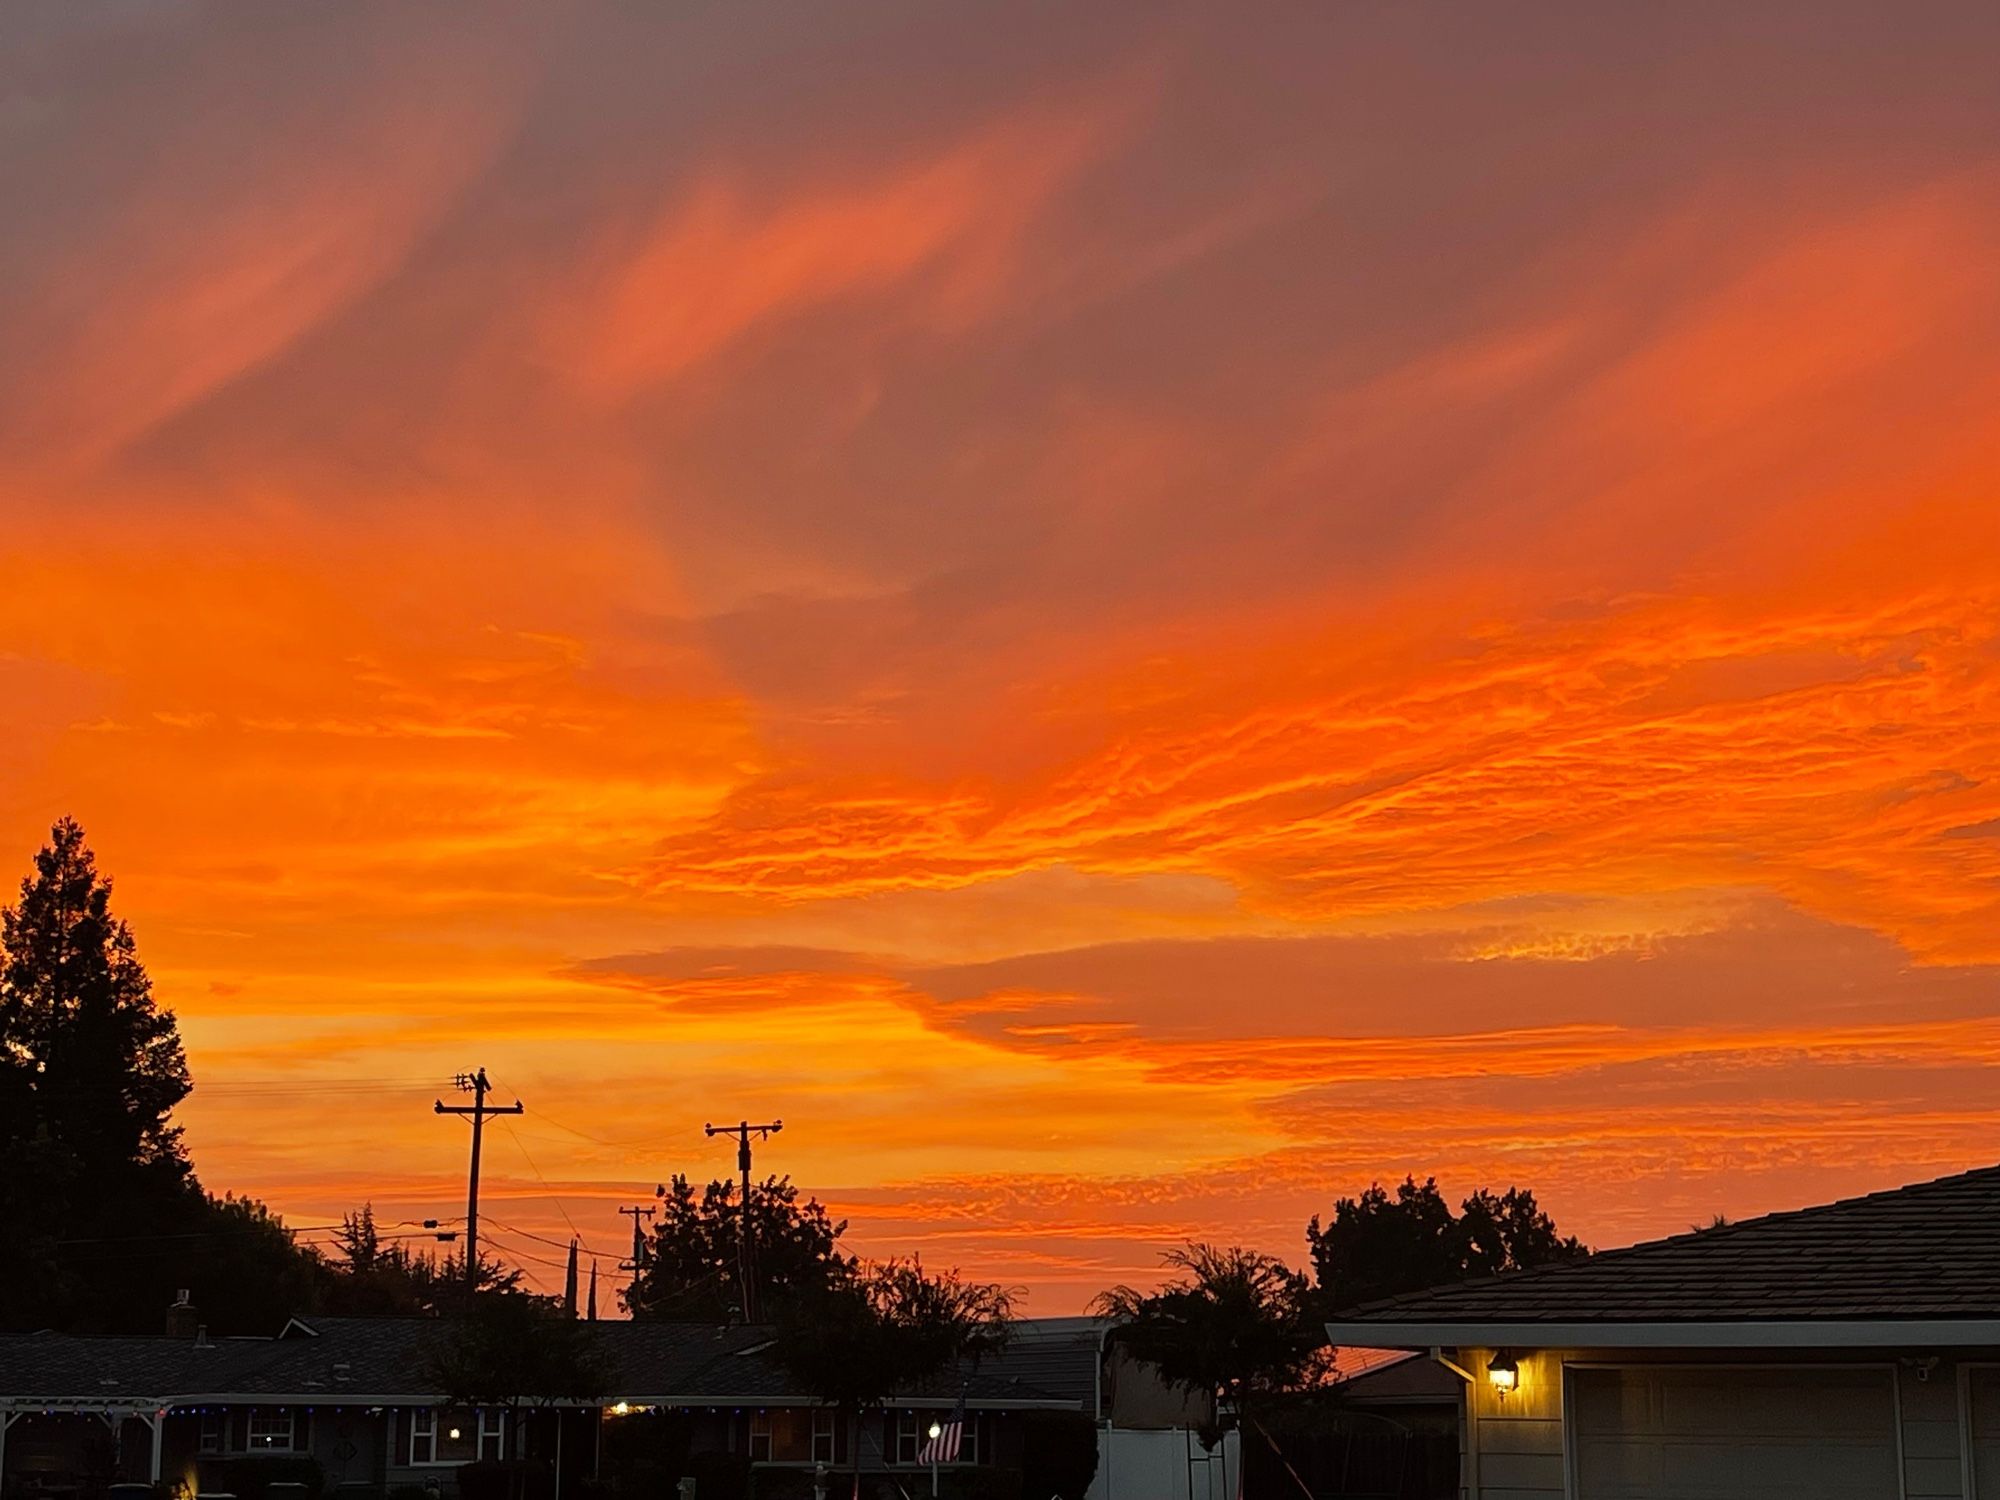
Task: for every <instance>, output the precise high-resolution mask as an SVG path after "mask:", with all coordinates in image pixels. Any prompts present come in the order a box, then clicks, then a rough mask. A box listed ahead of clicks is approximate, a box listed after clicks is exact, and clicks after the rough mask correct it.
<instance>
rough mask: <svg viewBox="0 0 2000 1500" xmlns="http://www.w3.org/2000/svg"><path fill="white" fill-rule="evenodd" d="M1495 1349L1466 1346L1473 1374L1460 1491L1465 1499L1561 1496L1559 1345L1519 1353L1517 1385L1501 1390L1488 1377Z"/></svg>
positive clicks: (1551, 1499)
mask: <svg viewBox="0 0 2000 1500" xmlns="http://www.w3.org/2000/svg"><path fill="white" fill-rule="evenodd" d="M1493 1354H1494V1351H1493V1350H1490V1349H1474V1350H1466V1351H1462V1354H1461V1359H1460V1363H1462V1364H1463V1365H1464V1366H1465V1368H1466V1370H1467V1371H1469V1372H1470V1373H1471V1374H1472V1375H1473V1376H1474V1377H1475V1378H1474V1379H1473V1380H1472V1381H1470V1382H1469V1383H1467V1385H1466V1388H1465V1407H1466V1422H1465V1428H1466V1445H1467V1448H1468V1449H1469V1450H1470V1451H1468V1452H1467V1453H1466V1454H1465V1456H1464V1457H1465V1461H1464V1462H1463V1463H1461V1464H1460V1466H1459V1472H1460V1474H1461V1476H1462V1479H1461V1483H1460V1491H1461V1493H1462V1494H1464V1495H1465V1496H1466V1497H1467V1500H1562V1497H1563V1494H1564V1488H1565V1483H1564V1476H1563V1469H1564V1460H1563V1426H1562V1418H1563V1382H1562V1370H1563V1363H1564V1361H1565V1359H1566V1358H1567V1357H1568V1355H1567V1354H1566V1353H1565V1352H1564V1351H1560V1350H1537V1351H1535V1352H1532V1353H1525V1352H1524V1353H1517V1354H1516V1356H1515V1357H1516V1359H1517V1360H1518V1361H1519V1364H1520V1367H1521V1382H1520V1386H1519V1388H1518V1389H1516V1390H1513V1391H1510V1392H1508V1393H1507V1394H1506V1395H1504V1396H1503V1395H1501V1394H1500V1393H1499V1392H1498V1391H1496V1390H1494V1389H1493V1383H1492V1381H1490V1380H1488V1379H1487V1378H1486V1370H1487V1366H1488V1365H1489V1364H1490V1363H1491V1361H1492V1359H1493Z"/></svg>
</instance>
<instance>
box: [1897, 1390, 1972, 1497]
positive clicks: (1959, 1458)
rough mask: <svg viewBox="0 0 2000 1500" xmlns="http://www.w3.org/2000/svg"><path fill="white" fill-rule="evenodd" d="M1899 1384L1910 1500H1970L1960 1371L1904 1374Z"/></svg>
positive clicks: (1906, 1489) (1906, 1486)
mask: <svg viewBox="0 0 2000 1500" xmlns="http://www.w3.org/2000/svg"><path fill="white" fill-rule="evenodd" d="M1896 1384H1897V1388H1898V1390H1899V1391H1900V1393H1901V1413H1900V1415H1901V1417H1902V1423H1903V1494H1904V1497H1905V1500H1966V1496H1965V1454H1964V1445H1963V1439H1962V1435H1961V1432H1960V1429H1959V1409H1958V1367H1957V1366H1956V1365H1952V1364H1939V1365H1938V1366H1937V1367H1936V1368H1935V1369H1933V1370H1932V1371H1931V1372H1930V1374H1929V1376H1928V1378H1925V1379H1919V1378H1918V1376H1917V1373H1916V1372H1915V1371H1913V1370H1904V1371H1902V1374H1901V1379H1899V1380H1898V1381H1897V1382H1896Z"/></svg>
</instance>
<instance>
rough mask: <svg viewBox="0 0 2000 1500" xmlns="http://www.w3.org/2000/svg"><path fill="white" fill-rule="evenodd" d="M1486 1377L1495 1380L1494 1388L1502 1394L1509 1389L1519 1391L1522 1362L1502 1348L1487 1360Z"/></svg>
mask: <svg viewBox="0 0 2000 1500" xmlns="http://www.w3.org/2000/svg"><path fill="white" fill-rule="evenodd" d="M1486 1378H1487V1379H1488V1380H1490V1381H1492V1382H1493V1389H1494V1390H1495V1391H1497V1392H1498V1393H1499V1394H1500V1395H1502V1396H1504V1395H1506V1394H1507V1393H1508V1392H1509V1391H1517V1390H1519V1389H1520V1388H1521V1366H1520V1362H1519V1361H1518V1360H1516V1359H1515V1358H1514V1356H1513V1355H1511V1354H1509V1353H1507V1352H1506V1351H1505V1350H1502V1351H1501V1352H1500V1353H1498V1354H1496V1355H1494V1356H1493V1358H1492V1359H1491V1360H1490V1361H1488V1362H1487V1365H1486Z"/></svg>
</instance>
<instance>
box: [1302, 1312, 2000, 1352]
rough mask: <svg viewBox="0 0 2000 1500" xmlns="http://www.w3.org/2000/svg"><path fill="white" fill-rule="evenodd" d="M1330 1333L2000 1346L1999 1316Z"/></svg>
mask: <svg viewBox="0 0 2000 1500" xmlns="http://www.w3.org/2000/svg"><path fill="white" fill-rule="evenodd" d="M1326 1333H1327V1337H1328V1338H1329V1339H1330V1340H1331V1341H1332V1342H1333V1343H1335V1344H1341V1345H1347V1346H1351V1347H1354V1348H1362V1349H1419V1350H1421V1349H1440V1348H1443V1349H1463V1348H1478V1349H1492V1348H1500V1347H1507V1348H1529V1349H1901V1348H1910V1347H1924V1348H1945V1349H1963V1348H1985V1347H2000V1318H1718V1319H1709V1320H1704V1321H1693V1320H1676V1321H1670V1322H1651V1323H1645V1322H1600V1321H1595V1320H1583V1321H1576V1322H1558V1321H1553V1320H1551V1321H1544V1320H1539V1319H1538V1320H1534V1321H1528V1322H1520V1321H1515V1322H1510V1321H1507V1320H1506V1319H1501V1318H1491V1319H1477V1320H1458V1321H1440V1322H1427V1323H1419V1322H1415V1321H1402V1320H1395V1321H1383V1322H1366V1321H1364V1322H1347V1323H1328V1324H1327V1325H1326Z"/></svg>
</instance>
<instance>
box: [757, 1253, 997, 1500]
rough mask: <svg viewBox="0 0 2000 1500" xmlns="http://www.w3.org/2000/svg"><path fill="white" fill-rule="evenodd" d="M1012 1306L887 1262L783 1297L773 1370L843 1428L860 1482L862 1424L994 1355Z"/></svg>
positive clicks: (989, 1292)
mask: <svg viewBox="0 0 2000 1500" xmlns="http://www.w3.org/2000/svg"><path fill="white" fill-rule="evenodd" d="M1012 1318H1013V1296H1012V1294H1011V1293H1009V1292H1007V1291H1006V1290H1004V1289H1003V1288H1001V1287H998V1286H995V1285H992V1284H991V1283H986V1282H971V1281H965V1280H963V1279H962V1278H961V1277H960V1276H959V1274H958V1272H956V1271H944V1272H940V1273H935V1274H933V1273H931V1272H927V1271H925V1270H924V1268H923V1266H922V1265H921V1264H920V1263H919V1262H917V1261H915V1260H907V1261H905V1260H890V1261H884V1262H882V1263H881V1264H878V1265H873V1266H869V1267H867V1268H865V1269H863V1270H860V1271H857V1272H856V1273H855V1274H854V1275H851V1276H847V1277H843V1278H840V1279H839V1280H835V1281H829V1282H826V1283H824V1284H822V1285H820V1286H817V1287H801V1288H798V1289H797V1290H795V1291H794V1293H793V1294H792V1295H791V1296H790V1297H788V1298H787V1299H786V1300H785V1302H784V1304H783V1306H782V1309H781V1311H780V1314H779V1319H778V1325H777V1328H778V1338H777V1348H776V1350H775V1353H776V1356H777V1358H778V1361H779V1362H780V1363H781V1364H782V1365H784V1366H785V1368H787V1369H788V1370H790V1371H791V1372H792V1374H793V1375H795V1376H796V1377H797V1378H798V1379H799V1380H800V1381H801V1382H802V1383H803V1384H804V1385H805V1386H806V1388H807V1389H808V1390H810V1391H811V1392H812V1393H813V1394H814V1395H815V1396H817V1397H818V1398H819V1399H820V1400H821V1401H824V1402H826V1403H827V1404H828V1405H830V1406H832V1407H833V1408H834V1409H835V1410H836V1411H837V1412H838V1413H839V1414H840V1415H841V1417H842V1418H844V1419H845V1420H846V1422H847V1425H848V1432H849V1437H850V1443H849V1456H850V1457H851V1458H852V1460H853V1466H854V1473H855V1475H856V1476H857V1482H858V1476H859V1475H860V1473H861V1417H862V1414H863V1413H865V1412H867V1411H870V1410H873V1409H876V1408H879V1407H881V1406H882V1405H884V1404H885V1403H886V1402H887V1401H888V1400H889V1398H890V1397H891V1396H894V1395H896V1394H897V1393H898V1392H902V1391H908V1390H911V1389H914V1388H915V1387H916V1386H918V1385H919V1384H921V1383H922V1382H924V1381H926V1380H929V1379H931V1378H933V1377H934V1376H936V1375H938V1374H940V1373H942V1372H944V1371H946V1370H950V1369H952V1368H954V1367H955V1366H957V1365H959V1364H960V1363H961V1362H964V1361H968V1360H969V1361H971V1362H972V1363H974V1364H977V1362H978V1360H979V1359H980V1358H981V1356H983V1355H986V1354H991V1353H993V1352H995V1351H997V1350H998V1349H1000V1348H1002V1347H1003V1346H1004V1345H1005V1344H1006V1342H1007V1337H1008V1334H1009V1331H1010V1325H1011V1321H1012Z"/></svg>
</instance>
